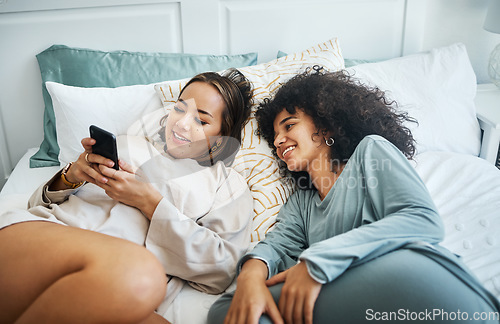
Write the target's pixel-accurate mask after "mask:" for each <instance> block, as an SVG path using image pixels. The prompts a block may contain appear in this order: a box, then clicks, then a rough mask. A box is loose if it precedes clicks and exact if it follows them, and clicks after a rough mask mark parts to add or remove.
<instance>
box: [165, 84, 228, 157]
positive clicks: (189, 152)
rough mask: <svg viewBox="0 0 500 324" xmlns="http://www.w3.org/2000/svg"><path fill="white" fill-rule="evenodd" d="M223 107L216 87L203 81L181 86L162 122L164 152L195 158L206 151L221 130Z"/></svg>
mask: <svg viewBox="0 0 500 324" xmlns="http://www.w3.org/2000/svg"><path fill="white" fill-rule="evenodd" d="M224 109H226V107H225V104H224V100H223V98H222V96H221V95H220V93H219V91H218V90H217V89H216V88H215V87H214V86H212V85H210V84H207V83H204V82H193V83H191V84H189V85H188V86H187V87H186V88H184V90H183V92H182V94H181V95H180V97H179V99H178V100H177V102H176V103H175V105H174V107H173V108H172V110H171V111H170V113H169V115H168V118H167V121H166V124H165V140H166V145H167V150H168V153H169V154H170V155H171V156H173V157H175V158H196V157H199V156H202V155H203V154H206V153H208V150H209V149H210V146H211V145H213V143H214V142H215V141H216V139H217V138H218V137H219V135H220V134H221V125H222V114H223V111H224Z"/></svg>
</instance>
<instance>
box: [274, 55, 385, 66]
mask: <svg viewBox="0 0 500 324" xmlns="http://www.w3.org/2000/svg"><path fill="white" fill-rule="evenodd" d="M287 55H288V54H287V53H285V52H283V51H278V54H277V55H276V58H280V57H283V56H287ZM374 62H378V61H377V60H359V59H344V65H345V67H346V68H349V67H351V66H355V65H359V64H363V63H374Z"/></svg>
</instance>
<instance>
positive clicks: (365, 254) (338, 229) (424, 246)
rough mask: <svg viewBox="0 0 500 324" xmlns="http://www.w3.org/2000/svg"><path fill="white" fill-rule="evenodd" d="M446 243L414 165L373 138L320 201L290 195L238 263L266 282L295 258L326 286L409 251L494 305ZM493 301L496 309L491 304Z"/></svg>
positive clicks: (308, 193) (303, 193)
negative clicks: (252, 263)
mask: <svg viewBox="0 0 500 324" xmlns="http://www.w3.org/2000/svg"><path fill="white" fill-rule="evenodd" d="M443 237H444V228H443V224H442V221H441V218H440V216H439V214H438V212H437V210H436V207H435V205H434V203H433V201H432V198H431V196H430V194H429V192H428V190H427V188H426V186H425V184H424V183H423V181H422V180H421V179H420V177H419V176H418V174H417V172H416V171H415V169H414V167H413V166H412V165H411V164H410V163H409V161H408V160H407V159H406V157H405V156H404V155H403V154H402V153H401V151H399V149H398V148H396V147H395V146H394V145H393V144H392V143H390V142H389V141H387V140H386V139H384V138H383V137H380V136H377V135H370V136H367V137H365V138H364V139H363V140H362V141H361V142H360V143H359V145H358V146H357V148H356V150H355V151H354V153H353V155H352V156H351V158H350V159H349V161H348V162H347V164H346V165H345V168H344V170H343V172H342V173H341V175H340V176H339V178H338V180H337V181H336V182H335V184H334V186H333V187H332V189H331V190H330V192H329V193H328V194H327V196H326V197H325V199H324V200H323V201H321V199H320V197H319V194H318V192H317V191H316V190H298V191H297V192H295V193H294V194H293V195H292V196H291V197H290V198H289V200H288V201H287V202H286V204H285V205H284V206H283V207H282V209H281V210H280V213H279V214H278V217H277V224H276V226H275V228H274V229H273V230H272V231H271V232H269V233H268V234H267V236H266V238H265V239H264V240H263V241H262V242H260V243H259V244H257V245H256V247H255V248H254V249H253V250H252V251H251V252H249V253H248V254H247V255H245V256H244V257H243V258H242V259H241V260H240V263H239V264H240V266H241V265H242V264H243V262H245V261H246V260H248V259H249V258H258V259H261V260H263V261H264V262H266V264H267V266H268V269H269V277H270V276H273V275H275V274H276V273H278V272H280V271H283V270H285V269H288V268H290V267H291V266H293V265H295V264H296V263H297V261H298V260H300V261H301V262H305V263H306V265H307V268H308V271H309V274H310V275H311V276H312V277H313V278H314V279H315V280H316V281H318V282H320V283H322V284H325V283H328V282H331V281H333V280H335V278H337V277H339V276H340V275H342V273H343V272H344V271H346V269H348V268H349V267H352V266H355V265H359V264H361V263H363V262H367V261H370V260H372V259H374V258H376V257H378V256H381V255H383V254H385V253H388V252H391V251H394V250H397V249H400V248H411V249H414V250H418V251H421V252H422V253H424V254H425V255H427V256H429V257H431V258H433V259H434V260H436V261H437V262H438V263H440V264H441V265H442V266H444V267H446V268H447V269H448V270H449V271H450V272H452V273H454V274H455V275H457V276H459V278H462V280H463V281H464V282H466V284H468V285H469V286H470V287H472V288H473V289H474V290H476V291H477V292H478V293H479V294H481V295H482V296H483V297H484V298H485V299H486V300H490V303H491V302H492V301H491V296H492V295H490V294H489V293H488V292H487V291H486V289H484V288H483V287H482V285H481V284H480V283H479V282H478V280H476V279H475V277H474V276H473V275H472V274H470V272H469V271H468V270H467V269H466V267H465V266H464V265H463V264H462V263H461V261H459V260H458V258H457V257H456V256H455V255H454V254H452V253H450V252H449V251H448V250H446V249H445V248H443V247H441V246H439V245H438V243H439V242H440V241H441V240H442V239H443ZM422 275H428V274H422ZM486 295H488V296H486ZM493 303H495V304H496V307H498V301H496V299H495V298H494V301H493Z"/></svg>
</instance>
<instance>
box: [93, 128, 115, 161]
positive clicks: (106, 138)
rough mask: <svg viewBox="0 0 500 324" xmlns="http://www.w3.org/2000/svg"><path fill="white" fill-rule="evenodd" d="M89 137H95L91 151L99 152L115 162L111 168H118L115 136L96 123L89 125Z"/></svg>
mask: <svg viewBox="0 0 500 324" xmlns="http://www.w3.org/2000/svg"><path fill="white" fill-rule="evenodd" d="M90 137H92V138H93V139H95V141H96V142H95V144H94V145H93V146H92V153H94V154H99V155H102V156H104V157H105V158H108V159H110V160H112V161H113V162H115V165H114V166H113V169H116V170H118V169H119V168H120V167H119V166H118V151H117V149H116V136H115V135H113V134H112V133H110V132H108V131H107V130H104V129H102V128H100V127H97V126H96V125H91V126H90Z"/></svg>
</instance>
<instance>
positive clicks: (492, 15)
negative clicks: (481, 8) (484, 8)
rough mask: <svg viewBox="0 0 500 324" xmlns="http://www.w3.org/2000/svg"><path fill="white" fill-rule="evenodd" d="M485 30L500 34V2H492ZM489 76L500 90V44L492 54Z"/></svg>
mask: <svg viewBox="0 0 500 324" xmlns="http://www.w3.org/2000/svg"><path fill="white" fill-rule="evenodd" d="M483 28H484V29H485V30H487V31H489V32H492V33H496V34H500V0H490V4H489V7H488V13H487V14H486V19H485V21H484V26H483ZM488 74H489V76H490V79H491V81H492V82H493V83H494V84H495V85H496V86H497V87H498V88H500V44H498V45H497V46H496V47H495V48H494V49H493V51H492V52H491V55H490V61H489V63H488Z"/></svg>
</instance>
